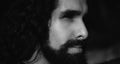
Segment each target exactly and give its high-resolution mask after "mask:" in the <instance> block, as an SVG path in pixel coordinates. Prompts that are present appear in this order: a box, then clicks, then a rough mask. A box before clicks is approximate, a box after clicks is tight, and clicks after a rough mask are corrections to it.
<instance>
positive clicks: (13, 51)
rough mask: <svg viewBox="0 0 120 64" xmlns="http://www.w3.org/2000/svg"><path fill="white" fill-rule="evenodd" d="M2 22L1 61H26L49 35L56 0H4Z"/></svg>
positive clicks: (2, 63)
mask: <svg viewBox="0 0 120 64" xmlns="http://www.w3.org/2000/svg"><path fill="white" fill-rule="evenodd" d="M2 3H4V5H3V6H4V7H3V9H2V12H1V13H2V19H1V22H0V51H1V53H0V64H23V61H26V60H28V59H30V57H31V56H32V54H33V53H34V52H35V50H36V47H37V46H36V45H40V43H42V41H44V40H45V39H47V37H48V35H47V32H48V20H49V19H50V17H51V12H52V11H53V9H54V8H55V4H54V3H55V0H52V1H51V0H4V1H2Z"/></svg>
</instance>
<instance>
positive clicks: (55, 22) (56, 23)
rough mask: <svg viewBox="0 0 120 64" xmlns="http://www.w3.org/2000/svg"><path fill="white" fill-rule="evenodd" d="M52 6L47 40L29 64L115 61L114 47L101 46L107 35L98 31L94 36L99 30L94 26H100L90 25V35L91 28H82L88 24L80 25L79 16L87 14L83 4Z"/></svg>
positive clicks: (61, 0)
mask: <svg viewBox="0 0 120 64" xmlns="http://www.w3.org/2000/svg"><path fill="white" fill-rule="evenodd" d="M56 4H57V5H56V8H55V9H54V10H53V11H52V14H51V18H50V19H49V20H48V21H49V24H48V26H49V27H48V28H49V32H48V36H49V37H48V38H46V42H43V43H42V44H41V45H40V47H39V50H37V51H36V52H35V54H34V55H33V58H35V57H36V55H37V58H36V60H35V61H33V62H32V63H31V64H86V63H88V64H97V63H102V62H105V61H109V60H111V59H114V58H116V56H114V54H113V50H114V49H115V48H116V47H115V46H114V47H113V46H107V47H106V44H104V43H105V42H106V41H107V42H108V40H109V37H108V36H110V33H107V34H106V33H104V32H102V31H100V32H101V33H98V32H99V30H100V29H99V30H98V29H96V27H97V28H100V27H98V26H100V25H99V24H98V26H97V25H95V24H91V25H92V28H93V29H96V30H97V31H98V32H97V31H95V32H94V30H92V29H91V30H90V29H88V28H91V27H90V26H89V25H87V27H86V24H89V23H92V22H86V24H85V22H83V16H84V14H85V13H86V11H87V6H86V1H84V0H58V1H57V3H56ZM71 4H72V5H71ZM90 11H91V10H90ZM95 19H96V18H95ZM95 23H96V24H97V22H95ZM98 23H100V22H98ZM88 26H89V27H88ZM95 26H96V27H95ZM101 27H103V26H101ZM88 30H89V31H88ZM103 30H104V28H103ZM103 33H104V34H103ZM105 35H107V37H106V36H105ZM103 36H104V37H103ZM105 39H106V40H105ZM110 39H111V38H110ZM109 42H110V41H109ZM87 44H88V47H86V45H87ZM101 44H102V45H101ZM93 45H95V46H93ZM103 45H105V46H103ZM99 46H100V47H99ZM105 47H106V48H105ZM86 48H87V51H86ZM89 48H90V49H89ZM94 48H96V49H94ZM100 48H101V49H100ZM37 53H38V54H37ZM34 56H35V57H34ZM33 58H31V59H33ZM33 60H34V59H33Z"/></svg>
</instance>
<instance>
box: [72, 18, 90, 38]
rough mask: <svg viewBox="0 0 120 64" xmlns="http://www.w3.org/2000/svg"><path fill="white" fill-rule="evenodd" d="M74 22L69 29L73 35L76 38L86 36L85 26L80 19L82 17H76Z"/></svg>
mask: <svg viewBox="0 0 120 64" xmlns="http://www.w3.org/2000/svg"><path fill="white" fill-rule="evenodd" d="M74 21H75V23H73V24H72V26H71V29H72V31H73V32H72V33H74V36H75V37H77V38H78V39H81V38H82V39H84V38H86V37H87V36H88V31H87V28H86V26H85V24H84V22H83V20H82V18H76V19H75V20H74Z"/></svg>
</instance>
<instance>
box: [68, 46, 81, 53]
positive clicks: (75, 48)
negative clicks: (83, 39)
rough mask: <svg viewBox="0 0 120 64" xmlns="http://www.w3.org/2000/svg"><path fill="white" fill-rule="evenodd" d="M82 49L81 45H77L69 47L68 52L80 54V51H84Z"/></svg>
mask: <svg viewBox="0 0 120 64" xmlns="http://www.w3.org/2000/svg"><path fill="white" fill-rule="evenodd" d="M82 51H83V49H82V47H81V46H75V47H71V48H68V51H67V53H68V54H72V55H75V54H78V53H82Z"/></svg>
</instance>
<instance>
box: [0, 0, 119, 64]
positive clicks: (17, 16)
mask: <svg viewBox="0 0 120 64" xmlns="http://www.w3.org/2000/svg"><path fill="white" fill-rule="evenodd" d="M0 3H1V19H0V64H22V61H25V60H28V59H30V57H31V56H32V54H33V53H34V51H35V47H36V46H35V45H37V44H39V43H41V42H43V41H44V40H45V39H46V38H47V35H46V33H47V31H48V27H47V24H48V23H47V21H48V19H49V18H50V15H51V11H52V10H53V8H54V5H53V3H54V2H53V1H50V0H47V1H46V0H43V1H40V0H4V1H1V2H0ZM119 3H120V2H119V1H118V0H88V1H87V4H88V13H87V14H86V15H85V16H84V22H85V24H86V26H87V29H88V31H89V33H90V36H89V38H90V43H89V44H88V47H89V48H90V49H94V48H96V49H101V48H103V49H104V48H106V47H109V46H111V45H114V44H118V43H119V42H120V40H119V36H120V31H119V27H120V25H119V22H120V19H119V15H120V4H119ZM41 27H42V28H41Z"/></svg>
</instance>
